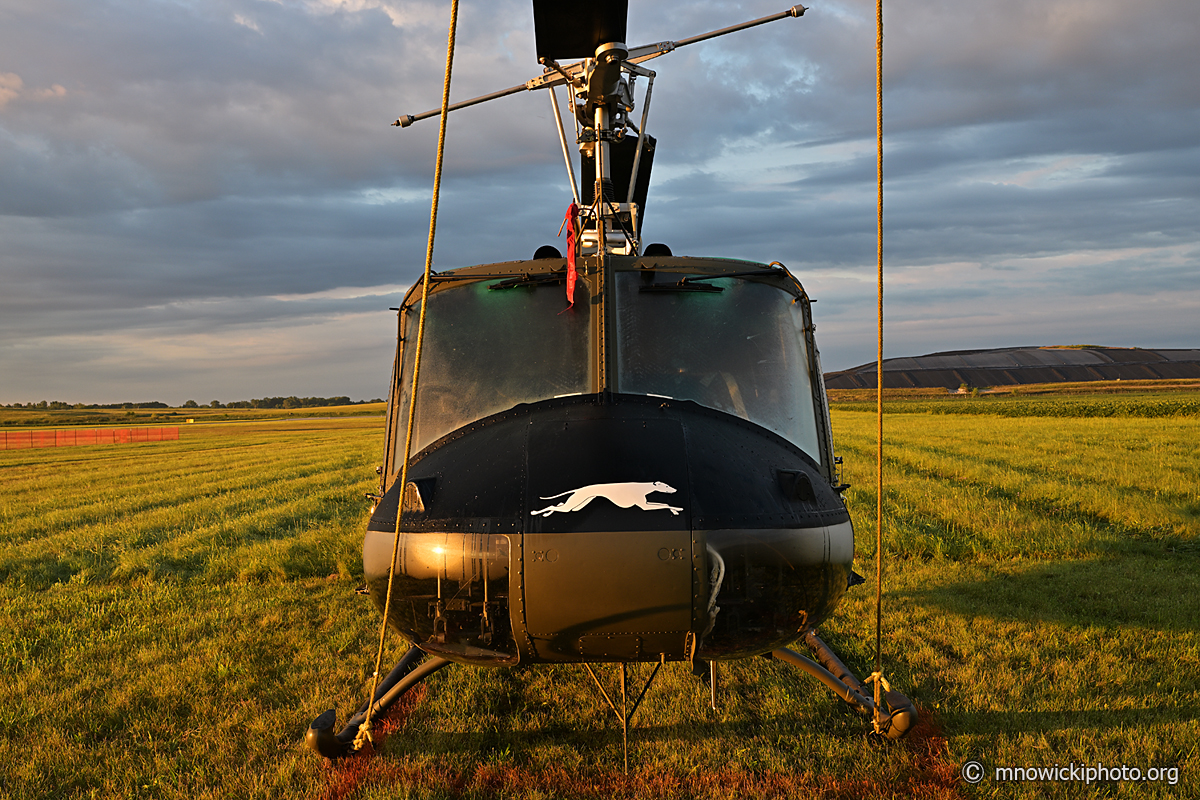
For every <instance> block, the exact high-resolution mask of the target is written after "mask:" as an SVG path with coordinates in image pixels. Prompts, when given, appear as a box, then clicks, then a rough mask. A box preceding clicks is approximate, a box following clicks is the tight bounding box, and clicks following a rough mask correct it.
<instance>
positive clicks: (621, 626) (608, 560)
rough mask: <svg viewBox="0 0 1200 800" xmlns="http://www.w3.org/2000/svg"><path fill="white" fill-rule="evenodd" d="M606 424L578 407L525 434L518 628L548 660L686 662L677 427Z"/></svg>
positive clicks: (602, 412)
mask: <svg viewBox="0 0 1200 800" xmlns="http://www.w3.org/2000/svg"><path fill="white" fill-rule="evenodd" d="M614 416H615V415H612V413H611V410H610V409H605V408H603V407H600V408H594V409H593V410H591V411H588V410H583V409H581V413H580V415H579V416H578V417H576V418H572V419H565V420H564V419H562V418H559V419H557V420H552V421H551V420H545V421H542V420H538V421H535V422H534V423H533V424H532V425H531V426H530V430H529V445H528V447H527V448H526V452H527V453H528V454H529V456H528V458H529V463H528V465H527V466H528V475H529V482H528V487H529V488H528V493H529V495H528V498H527V501H526V502H527V509H528V511H527V525H526V533H525V536H524V543H523V551H524V552H523V558H524V564H523V580H522V588H523V595H524V602H523V603H522V608H523V612H524V613H523V617H524V619H523V623H524V628H525V631H526V632H527V633H528V635H529V637H530V639H531V640H532V642H533V645H534V647H535V649H536V650H537V654H538V656H540V657H541V658H544V659H547V660H558V659H571V660H578V659H579V658H580V657H583V658H584V659H589V658H595V659H598V660H600V659H613V658H620V659H642V658H644V659H646V660H656V659H657V658H658V657H659V654H660V653H665V654H666V655H667V657H668V658H683V657H685V655H686V653H685V641H686V638H687V634H688V631H689V630H690V629H691V627H692V611H693V608H692V607H693V594H694V586H695V585H696V584H695V575H694V572H695V570H694V569H693V547H692V536H691V531H690V513H689V512H690V506H691V498H690V492H689V489H688V486H689V482H688V477H687V459H686V451H685V444H684V436H683V428H682V426H681V425H680V423H679V422H678V421H677V420H674V419H664V418H653V417H652V418H648V419H639V418H629V417H624V418H614ZM585 454H586V455H585Z"/></svg>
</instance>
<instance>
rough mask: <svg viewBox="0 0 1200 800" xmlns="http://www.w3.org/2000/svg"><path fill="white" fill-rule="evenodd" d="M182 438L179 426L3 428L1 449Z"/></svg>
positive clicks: (161, 440)
mask: <svg viewBox="0 0 1200 800" xmlns="http://www.w3.org/2000/svg"><path fill="white" fill-rule="evenodd" d="M178 438H179V428H80V429H78V430H66V431H0V442H3V443H4V446H3V447H0V450H22V449H24V448H27V447H74V446H75V445H81V444H129V443H130V442H168V441H175V440H177V439H178Z"/></svg>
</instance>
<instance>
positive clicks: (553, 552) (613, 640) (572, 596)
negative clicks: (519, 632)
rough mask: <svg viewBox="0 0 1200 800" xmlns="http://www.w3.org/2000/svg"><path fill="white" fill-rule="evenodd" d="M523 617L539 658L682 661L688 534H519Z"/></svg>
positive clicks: (688, 597) (688, 608)
mask: <svg viewBox="0 0 1200 800" xmlns="http://www.w3.org/2000/svg"><path fill="white" fill-rule="evenodd" d="M525 613H526V617H525V619H526V630H527V631H528V633H529V635H530V637H531V638H532V639H533V641H534V645H535V647H536V648H537V651H538V654H539V655H540V656H541V657H543V658H546V659H554V658H555V657H556V656H558V657H564V656H565V657H569V658H572V659H573V660H577V659H578V658H579V657H580V656H583V657H585V658H587V657H595V658H603V657H609V658H612V657H617V658H628V659H640V658H643V657H644V658H647V659H650V660H654V659H657V658H658V654H659V653H666V654H667V656H668V657H670V658H682V657H683V656H684V651H683V648H684V640H685V638H686V636H687V632H688V629H689V627H690V625H691V621H692V550H691V536H690V534H688V532H686V531H620V532H615V533H589V534H586V535H578V536H563V535H561V534H552V533H535V534H526V536H525Z"/></svg>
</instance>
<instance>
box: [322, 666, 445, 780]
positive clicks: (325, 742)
mask: <svg viewBox="0 0 1200 800" xmlns="http://www.w3.org/2000/svg"><path fill="white" fill-rule="evenodd" d="M424 657H425V653H424V652H423V651H422V650H421V649H420V648H418V647H411V648H409V650H408V652H407V653H405V654H404V657H403V658H401V659H400V662H399V663H398V664H396V666H395V667H393V668H392V671H391V672H389V673H388V674H387V677H386V678H384V679H383V681H382V682H381V683H380V684H379V688H377V689H376V690H375V697H374V698H373V702H374V704H373V706H372V707H371V717H372V718H376V717H378V716H379V715H381V714H384V713H386V712H387V710H388V709H389V708H391V707H392V706H393V705H395V704H396V701H397V700H399V699H400V698H401V697H403V696H404V693H405V692H407V691H408V690H409V689H411V688H413V687H414V686H416V685H417V684H419V683H420V682H421V681H423V680H425V679H426V678H428V677H429V676H430V675H432V674H433V673H435V672H437V671H438V670H440V669H442V668H443V667H448V666H450V663H451V662H449V661H447V660H446V659H444V658H431V659H429V660H428V661H425V662H424V663H421V659H423V658H424ZM366 718H367V704H366V703H363V705H362V706H360V707H359V709H358V711H357V712H356V713H355V714H354V716H352V717H351V718H350V720H349V721H348V722H347V723H346V727H344V728H342V730H341V731H340V732H339V733H337V734H335V733H334V732H333V729H334V727H336V726H337V709H334V708H331V709H329V710H328V711H326V712H324V713H323V714H321V716H319V717H317V718H316V719H315V720H313V721H312V724H311V725H309V726H308V732H307V733H305V735H304V743H305V744H307V745H308V748H309V749H310V750H312V751H313V752H315V753H317V754H319V755H322V756H324V757H325V758H329V759H337V758H343V757H345V756H349V755H352V754H353V753H354V752H355V751H354V739H355V737H357V736H358V729H359V728H360V727H362V724H363V721H364V720H365V719H366Z"/></svg>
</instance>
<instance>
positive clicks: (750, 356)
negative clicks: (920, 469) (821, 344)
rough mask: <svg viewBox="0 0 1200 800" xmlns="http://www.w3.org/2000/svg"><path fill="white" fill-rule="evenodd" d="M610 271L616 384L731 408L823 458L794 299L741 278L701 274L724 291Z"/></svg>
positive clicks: (800, 314) (800, 317)
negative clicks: (648, 287)
mask: <svg viewBox="0 0 1200 800" xmlns="http://www.w3.org/2000/svg"><path fill="white" fill-rule="evenodd" d="M616 278H617V328H618V331H617V337H618V343H617V373H618V380H619V386H620V391H622V392H626V393H631V394H657V395H665V396H667V397H672V398H676V399H680V400H694V401H696V402H697V403H699V404H701V405H704V406H708V407H709V408H715V409H718V410H720V411H725V412H728V413H730V414H735V415H737V416H739V417H741V418H743V419H747V420H750V421H751V422H754V423H757V424H758V425H762V426H763V427H764V428H767V429H769V430H772V431H774V432H776V433H778V434H780V435H781V436H783V437H784V438H786V439H788V440H789V441H791V442H793V443H794V444H796V445H797V446H799V447H800V448H801V449H802V450H804V452H806V453H808V454H809V455H810V456H812V457H813V459H814V460H815V461H817V462H818V463H820V461H821V448H820V446H819V438H818V436H817V421H816V406H815V405H814V400H813V394H812V378H811V376H810V374H809V369H810V367H809V364H810V360H809V357H808V352H807V347H806V346H805V340H804V314H803V310H802V306H801V304H800V303H798V302H795V300H794V299H793V297H792V296H791V295H790V294H788V293H787V292H785V291H783V290H781V289H778V288H776V287H774V286H770V285H768V284H765V283H759V282H755V281H748V280H743V279H740V278H716V279H709V278H705V279H704V283H707V284H711V285H713V286H719V287H721V288H722V291H720V292H700V291H696V292H682V291H665V292H647V291H642V287H643V286H644V285H645V281H644V280H643V277H642V275H640V274H638V273H635V272H620V273H618V274H617V276H616Z"/></svg>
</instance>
